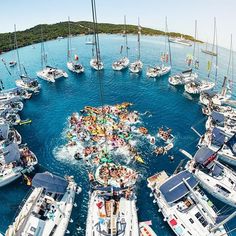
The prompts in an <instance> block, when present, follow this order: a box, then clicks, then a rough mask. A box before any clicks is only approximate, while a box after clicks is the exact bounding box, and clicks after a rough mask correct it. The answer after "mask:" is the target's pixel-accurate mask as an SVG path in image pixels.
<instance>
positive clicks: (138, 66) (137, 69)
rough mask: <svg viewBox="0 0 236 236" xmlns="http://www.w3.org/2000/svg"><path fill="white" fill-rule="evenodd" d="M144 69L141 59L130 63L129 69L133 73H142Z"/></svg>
mask: <svg viewBox="0 0 236 236" xmlns="http://www.w3.org/2000/svg"><path fill="white" fill-rule="evenodd" d="M142 69H143V63H142V62H141V61H135V62H133V63H131V64H130V66H129V70H130V72H132V73H135V74H138V73H141V72H142Z"/></svg>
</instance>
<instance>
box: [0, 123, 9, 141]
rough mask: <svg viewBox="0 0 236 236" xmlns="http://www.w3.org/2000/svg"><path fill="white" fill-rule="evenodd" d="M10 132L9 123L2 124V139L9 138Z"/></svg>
mask: <svg viewBox="0 0 236 236" xmlns="http://www.w3.org/2000/svg"><path fill="white" fill-rule="evenodd" d="M8 132H9V125H8V124H2V125H0V141H2V140H5V139H7V138H8Z"/></svg>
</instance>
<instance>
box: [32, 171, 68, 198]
mask: <svg viewBox="0 0 236 236" xmlns="http://www.w3.org/2000/svg"><path fill="white" fill-rule="evenodd" d="M32 185H33V186H34V187H35V188H44V189H45V190H46V191H47V192H50V193H58V194H64V193H65V192H66V189H67V186H68V182H67V181H66V180H65V179H64V178H62V177H59V176H57V175H53V174H51V173H49V172H45V173H38V174H36V175H35V176H34V178H33V180H32Z"/></svg>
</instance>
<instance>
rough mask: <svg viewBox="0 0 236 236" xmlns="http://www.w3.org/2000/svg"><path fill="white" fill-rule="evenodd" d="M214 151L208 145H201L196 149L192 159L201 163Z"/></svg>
mask: <svg viewBox="0 0 236 236" xmlns="http://www.w3.org/2000/svg"><path fill="white" fill-rule="evenodd" d="M214 153H215V152H213V151H212V150H211V149H209V148H208V147H201V148H200V149H198V150H197V152H196V153H195V155H194V160H195V161H196V162H197V163H199V164H203V163H204V162H205V161H206V160H207V159H208V158H209V157H210V156H212V155H213V154H214Z"/></svg>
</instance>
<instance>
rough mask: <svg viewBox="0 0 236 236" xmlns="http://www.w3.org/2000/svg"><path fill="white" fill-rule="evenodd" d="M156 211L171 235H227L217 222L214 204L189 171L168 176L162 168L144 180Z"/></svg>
mask: <svg viewBox="0 0 236 236" xmlns="http://www.w3.org/2000/svg"><path fill="white" fill-rule="evenodd" d="M147 181H148V187H149V188H150V189H151V190H152V194H151V195H153V196H154V198H155V200H154V201H155V202H156V203H157V205H158V207H159V210H158V211H159V212H161V213H162V214H163V217H164V221H166V222H167V223H168V225H169V226H170V228H171V229H172V230H173V232H174V234H176V235H178V236H179V235H182V236H187V235H188V236H189V235H192V236H199V235H205V236H209V235H212V236H213V235H218V236H221V235H227V232H226V230H225V228H224V226H223V225H221V224H220V225H217V213H216V212H215V211H214V205H213V203H212V202H211V201H210V200H209V199H208V198H207V196H206V195H205V194H204V192H203V191H202V190H201V189H200V188H199V186H198V181H197V180H196V179H195V178H194V176H193V174H191V173H190V172H188V171H186V170H185V171H181V172H179V173H177V174H174V175H172V176H170V177H169V176H168V175H167V174H166V172H165V171H161V172H159V173H157V174H155V175H153V176H151V177H149V178H148V179H147Z"/></svg>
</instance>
